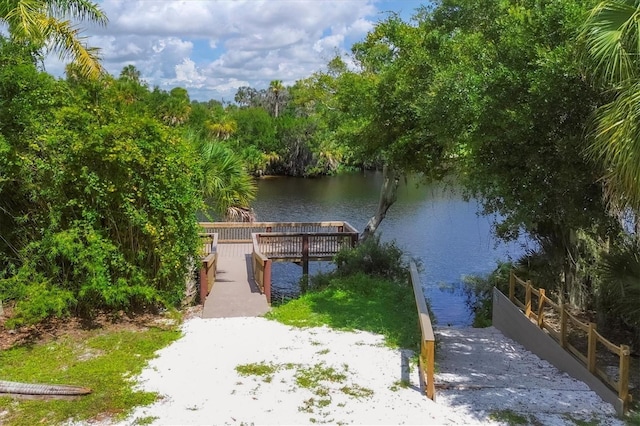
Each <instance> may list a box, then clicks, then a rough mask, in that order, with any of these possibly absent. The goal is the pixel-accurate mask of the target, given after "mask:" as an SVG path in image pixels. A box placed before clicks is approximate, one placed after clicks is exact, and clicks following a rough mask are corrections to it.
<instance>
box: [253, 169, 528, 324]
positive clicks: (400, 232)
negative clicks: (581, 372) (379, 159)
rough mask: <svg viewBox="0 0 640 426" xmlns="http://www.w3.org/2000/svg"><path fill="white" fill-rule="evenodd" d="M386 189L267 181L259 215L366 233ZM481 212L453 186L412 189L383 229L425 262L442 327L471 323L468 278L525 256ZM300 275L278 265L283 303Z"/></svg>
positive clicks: (376, 183)
mask: <svg viewBox="0 0 640 426" xmlns="http://www.w3.org/2000/svg"><path fill="white" fill-rule="evenodd" d="M381 182H382V175H381V174H380V173H375V172H368V173H364V174H354V175H347V176H337V177H326V178H319V179H302V178H284V177H275V178H267V179H262V180H260V181H259V182H258V198H257V200H256V201H255V202H254V210H255V211H256V214H257V219H258V220H259V221H276V222H277V221H291V222H305V221H306V222H313V221H322V220H345V221H347V222H349V223H350V224H351V225H353V226H355V227H356V228H357V229H358V230H360V231H361V230H362V229H363V228H364V225H365V224H366V223H367V221H368V220H369V218H370V217H371V216H372V215H373V214H374V213H375V210H376V207H377V203H378V195H379V191H380V185H381ZM477 211H478V208H477V203H476V202H475V201H473V200H472V201H471V202H466V201H464V200H463V199H462V197H461V196H460V194H459V193H456V191H454V189H453V188H451V187H450V186H449V187H448V188H447V187H445V185H443V184H432V185H429V186H425V185H421V186H417V185H416V183H415V182H405V183H403V184H402V185H401V188H400V191H399V196H398V201H397V202H396V204H394V205H393V206H392V207H391V209H389V212H388V213H387V217H386V218H385V219H384V221H383V222H382V224H381V226H380V228H379V232H380V233H381V237H382V239H383V240H392V239H395V240H396V243H397V244H398V246H399V247H401V248H402V249H403V250H404V251H405V252H407V253H408V254H409V255H410V256H412V257H416V258H419V259H421V260H422V262H423V265H424V271H423V272H422V276H421V278H422V284H423V287H424V289H425V293H426V295H427V297H428V298H429V299H430V300H431V305H432V308H433V311H434V314H435V316H436V319H437V321H438V323H439V324H451V325H458V326H463V325H468V324H469V323H470V321H471V316H470V313H469V312H468V310H467V307H466V305H465V300H464V296H463V295H462V294H461V293H460V291H459V288H460V286H461V283H462V278H463V277H464V276H465V275H472V274H480V275H483V274H486V273H488V272H490V271H492V270H493V269H494V267H495V265H496V261H497V260H506V259H508V258H510V257H511V258H517V257H519V256H520V254H521V253H522V252H523V250H524V248H523V242H518V243H513V244H509V245H506V244H498V242H497V241H496V240H495V239H493V238H492V236H491V220H490V219H489V218H486V217H480V216H478V215H477ZM330 267H331V266H330V265H329V264H328V263H327V262H315V264H312V265H311V266H310V272H311V273H313V272H314V271H318V270H328V269H329V268H330ZM300 276H301V268H300V267H299V266H297V265H293V264H288V263H275V264H274V268H273V282H274V290H275V292H276V296H275V298H276V299H277V298H278V297H282V298H284V297H286V296H289V295H291V294H293V293H296V292H297V283H298V280H299V279H300Z"/></svg>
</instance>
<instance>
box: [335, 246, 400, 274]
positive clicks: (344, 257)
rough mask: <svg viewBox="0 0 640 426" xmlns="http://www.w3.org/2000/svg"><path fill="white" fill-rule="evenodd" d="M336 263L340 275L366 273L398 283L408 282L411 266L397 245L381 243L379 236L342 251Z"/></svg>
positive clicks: (336, 258) (336, 257)
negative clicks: (408, 270)
mask: <svg viewBox="0 0 640 426" xmlns="http://www.w3.org/2000/svg"><path fill="white" fill-rule="evenodd" d="M334 262H335V264H336V273H337V274H338V275H342V276H346V275H353V274H357V273H364V274H366V275H370V276H376V277H382V278H388V279H391V280H398V281H406V277H407V269H408V266H409V265H408V263H407V261H406V260H405V259H404V258H403V252H402V250H401V249H400V248H399V247H398V246H397V245H396V243H395V242H385V243H381V242H380V237H379V236H373V237H371V238H369V239H367V240H366V241H364V242H362V243H360V244H358V245H357V246H356V247H355V248H353V249H344V250H341V251H340V252H338V254H337V255H336V256H335V258H334Z"/></svg>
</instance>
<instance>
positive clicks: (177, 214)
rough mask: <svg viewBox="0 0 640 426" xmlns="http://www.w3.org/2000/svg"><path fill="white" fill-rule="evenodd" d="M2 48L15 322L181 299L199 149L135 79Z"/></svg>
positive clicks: (9, 283) (1, 289)
mask: <svg viewBox="0 0 640 426" xmlns="http://www.w3.org/2000/svg"><path fill="white" fill-rule="evenodd" d="M0 47H1V49H0V58H2V57H7V58H12V60H11V61H9V60H7V61H5V62H6V63H7V65H5V66H3V67H2V68H1V69H0V95H1V96H0V98H1V99H2V100H1V101H0V117H2V118H3V120H2V123H3V124H2V125H0V134H1V135H2V138H0V150H2V151H3V152H5V153H6V154H7V155H6V156H3V159H2V160H0V177H1V178H0V224H1V225H2V227H1V228H0V236H1V237H2V238H0V253H2V255H1V256H2V257H1V258H2V259H6V260H7V262H6V263H5V264H3V265H2V272H1V273H0V278H3V280H0V299H2V300H7V299H12V300H16V302H17V304H16V317H15V318H14V324H15V325H19V324H23V323H33V322H37V321H40V320H42V319H45V318H47V317H49V316H59V315H66V314H69V313H71V314H82V315H89V316H90V315H92V314H93V313H94V312H95V310H96V309H115V310H119V309H123V310H127V311H133V310H140V309H152V308H157V307H160V306H171V305H176V304H178V303H179V302H180V301H181V299H182V296H183V293H184V279H185V275H186V273H187V272H188V271H189V269H190V259H192V258H193V257H194V256H196V255H197V253H198V246H199V242H198V234H197V233H198V228H197V223H196V220H195V214H196V211H197V210H199V209H200V207H201V196H200V194H201V193H200V191H199V188H198V183H199V175H198V167H197V163H196V156H195V151H194V150H193V147H192V146H191V145H190V144H189V143H187V142H186V141H185V140H183V139H182V138H180V137H179V136H178V135H177V134H176V133H174V132H173V131H171V130H170V129H168V128H166V127H165V126H163V125H162V124H161V123H159V122H158V121H157V120H155V119H154V118H152V117H151V116H149V114H148V113H146V112H145V111H146V108H145V107H142V106H141V105H140V104H139V102H138V101H137V100H136V99H135V98H131V97H130V96H129V95H130V93H131V92H130V91H128V89H127V87H126V86H123V85H122V84H114V83H113V81H112V80H111V79H109V78H105V79H104V80H103V81H101V82H95V81H89V80H85V79H83V78H81V77H78V76H74V77H73V79H71V80H70V82H69V83H67V82H65V81H55V80H54V79H53V78H51V77H50V76H48V75H47V74H44V73H41V72H38V71H37V70H36V68H35V66H34V64H33V61H31V60H30V59H29V56H28V54H27V53H28V52H27V53H25V52H24V51H23V52H19V51H16V49H15V48H13V47H12V45H7V44H3V45H2V46H0ZM25 55H26V56H25ZM124 89H127V90H124ZM123 90H124V91H123Z"/></svg>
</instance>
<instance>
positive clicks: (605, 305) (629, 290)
mask: <svg viewBox="0 0 640 426" xmlns="http://www.w3.org/2000/svg"><path fill="white" fill-rule="evenodd" d="M599 274H600V278H601V284H600V291H599V293H600V294H599V306H598V310H599V311H600V312H602V315H606V316H607V317H608V318H607V320H608V321H606V322H608V323H611V322H612V321H611V320H612V319H613V318H618V321H619V322H621V323H622V324H621V325H622V326H623V327H627V328H631V329H632V330H633V331H634V332H635V333H634V334H635V336H636V339H635V342H634V343H635V346H637V347H638V348H640V304H638V300H640V281H638V277H640V243H639V242H638V241H637V240H631V239H626V240H623V241H622V242H621V243H620V244H618V245H616V246H615V247H612V249H611V251H610V252H608V253H605V254H603V256H602V260H601V262H600V264H599Z"/></svg>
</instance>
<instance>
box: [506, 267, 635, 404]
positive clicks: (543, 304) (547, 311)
mask: <svg viewBox="0 0 640 426" xmlns="http://www.w3.org/2000/svg"><path fill="white" fill-rule="evenodd" d="M521 299H522V300H521ZM509 300H511V302H512V303H514V304H515V305H516V306H518V307H520V308H521V309H522V311H523V312H524V314H525V315H526V316H527V318H529V319H531V320H532V321H534V322H536V323H537V325H538V327H540V328H541V329H543V330H546V331H547V332H548V334H549V336H551V337H552V338H553V339H554V340H555V341H556V342H558V343H559V344H560V346H562V347H563V348H564V349H565V350H567V351H569V352H570V353H571V354H573V355H574V356H575V357H576V358H577V359H578V360H579V361H581V362H582V364H583V365H584V366H585V367H587V369H588V370H589V372H590V373H591V374H593V375H595V376H597V377H599V378H600V379H601V380H602V381H603V382H604V383H606V384H607V385H608V386H610V387H611V388H612V389H614V390H615V391H616V392H617V393H618V398H620V400H622V401H623V405H624V408H623V409H626V407H627V405H628V403H629V400H630V395H629V361H630V354H631V350H630V348H629V346H627V345H619V346H618V345H614V344H613V343H611V342H610V341H609V340H607V339H606V338H605V337H603V336H602V335H601V334H600V333H598V331H597V330H596V325H595V324H594V323H592V322H588V323H585V322H583V321H580V320H579V319H578V318H576V317H575V316H574V315H572V314H571V312H570V306H568V305H567V304H565V303H561V304H559V303H556V302H555V301H553V300H551V299H550V298H549V297H548V296H547V295H546V293H545V290H544V289H543V288H540V289H536V288H535V287H534V286H533V285H532V284H531V281H530V280H526V281H525V280H522V279H520V278H519V277H518V276H517V275H516V274H515V273H514V272H513V271H511V274H510V276H509ZM572 331H573V332H574V333H580V332H581V333H583V335H586V348H587V349H586V353H582V352H581V351H580V350H579V349H578V348H576V347H575V346H574V345H573V344H572V343H571V342H570V334H571V332H572ZM598 344H600V345H602V346H603V347H604V348H605V349H606V350H607V351H609V352H610V353H612V354H613V355H615V356H617V357H618V358H619V363H618V368H617V372H618V380H615V378H614V377H612V376H611V375H609V374H608V373H607V372H605V371H603V370H602V369H600V368H599V367H598V365H597V358H598V357H597V349H598Z"/></svg>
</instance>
